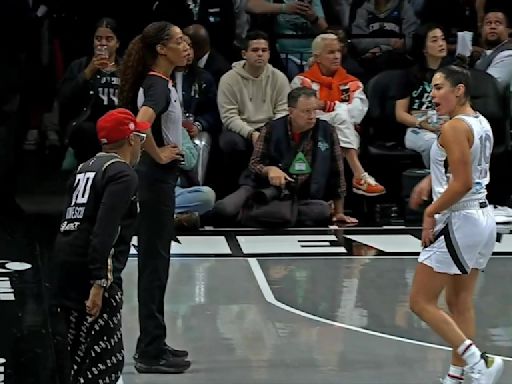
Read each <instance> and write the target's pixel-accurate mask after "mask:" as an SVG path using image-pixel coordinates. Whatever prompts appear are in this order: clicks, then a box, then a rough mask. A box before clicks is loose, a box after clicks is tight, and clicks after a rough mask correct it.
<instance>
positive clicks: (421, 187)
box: [409, 176, 432, 209]
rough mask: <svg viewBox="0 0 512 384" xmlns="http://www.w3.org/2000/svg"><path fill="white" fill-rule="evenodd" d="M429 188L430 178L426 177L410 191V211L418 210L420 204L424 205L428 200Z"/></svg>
mask: <svg viewBox="0 0 512 384" xmlns="http://www.w3.org/2000/svg"><path fill="white" fill-rule="evenodd" d="M431 188H432V187H431V181H430V177H429V176H427V177H425V178H424V179H423V180H421V181H420V182H419V183H418V184H416V186H415V187H414V189H413V190H412V193H411V197H410V198H409V206H410V207H411V208H412V209H418V208H419V207H420V206H421V205H422V204H425V202H426V201H428V200H429V198H430V193H431Z"/></svg>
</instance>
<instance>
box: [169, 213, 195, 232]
mask: <svg viewBox="0 0 512 384" xmlns="http://www.w3.org/2000/svg"><path fill="white" fill-rule="evenodd" d="M174 227H175V228H176V231H179V232H185V231H197V230H198V229H199V228H201V220H200V219H199V214H198V213H197V212H187V213H178V214H177V215H176V217H175V218H174Z"/></svg>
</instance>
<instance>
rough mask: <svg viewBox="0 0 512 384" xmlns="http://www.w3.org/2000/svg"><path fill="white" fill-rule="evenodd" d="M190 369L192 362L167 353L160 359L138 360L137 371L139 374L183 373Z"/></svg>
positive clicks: (136, 363) (136, 362)
mask: <svg viewBox="0 0 512 384" xmlns="http://www.w3.org/2000/svg"><path fill="white" fill-rule="evenodd" d="M189 368H190V361H188V360H185V359H182V358H177V357H173V356H171V354H170V353H165V354H164V355H163V356H162V357H160V358H159V359H144V358H140V357H139V358H137V360H135V370H136V371H137V372H139V373H183V372H185V371H186V370H187V369H189Z"/></svg>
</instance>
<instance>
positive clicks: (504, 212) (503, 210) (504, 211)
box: [494, 205, 512, 218]
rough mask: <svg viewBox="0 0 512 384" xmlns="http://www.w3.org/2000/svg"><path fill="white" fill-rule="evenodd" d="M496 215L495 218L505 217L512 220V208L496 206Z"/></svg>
mask: <svg viewBox="0 0 512 384" xmlns="http://www.w3.org/2000/svg"><path fill="white" fill-rule="evenodd" d="M494 215H495V216H505V217H510V218H512V208H509V207H505V206H500V205H495V206H494Z"/></svg>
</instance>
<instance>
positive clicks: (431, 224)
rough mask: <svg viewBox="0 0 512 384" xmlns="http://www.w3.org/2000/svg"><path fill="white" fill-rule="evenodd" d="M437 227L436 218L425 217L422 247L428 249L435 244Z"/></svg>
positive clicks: (422, 230) (422, 229)
mask: <svg viewBox="0 0 512 384" xmlns="http://www.w3.org/2000/svg"><path fill="white" fill-rule="evenodd" d="M435 227H436V219H435V217H434V216H430V215H428V214H427V211H426V210H425V214H424V215H423V224H422V226H421V245H422V246H423V247H424V248H426V247H428V246H429V245H430V244H432V243H433V242H434V229H435Z"/></svg>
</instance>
